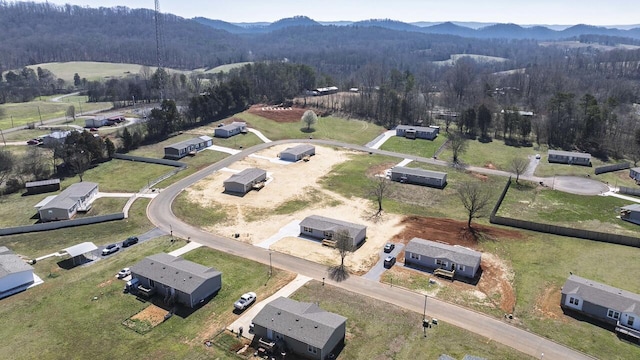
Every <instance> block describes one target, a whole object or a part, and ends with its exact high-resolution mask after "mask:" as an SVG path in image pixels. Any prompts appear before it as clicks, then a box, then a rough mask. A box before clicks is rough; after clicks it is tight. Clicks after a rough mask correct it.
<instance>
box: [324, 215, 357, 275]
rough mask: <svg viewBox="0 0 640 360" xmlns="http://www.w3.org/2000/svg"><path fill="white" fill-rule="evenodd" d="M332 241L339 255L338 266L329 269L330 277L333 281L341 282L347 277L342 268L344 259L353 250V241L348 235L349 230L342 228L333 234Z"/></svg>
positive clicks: (347, 273) (343, 267) (345, 269)
mask: <svg viewBox="0 0 640 360" xmlns="http://www.w3.org/2000/svg"><path fill="white" fill-rule="evenodd" d="M332 240H333V241H335V249H336V250H337V251H338V254H340V265H338V266H335V267H333V268H331V270H330V276H331V278H332V279H333V280H336V281H343V280H346V279H347V277H349V272H348V271H347V268H346V267H345V266H344V259H345V257H347V255H349V253H350V252H352V251H353V250H354V249H353V240H352V239H351V236H350V235H349V230H347V229H344V228H340V229H337V230H336V231H335V232H334V233H333V238H332Z"/></svg>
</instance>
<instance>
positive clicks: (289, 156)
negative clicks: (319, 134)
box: [280, 144, 316, 162]
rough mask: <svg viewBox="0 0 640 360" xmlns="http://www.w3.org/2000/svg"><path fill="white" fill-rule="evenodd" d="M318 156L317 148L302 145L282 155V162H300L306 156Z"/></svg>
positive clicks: (285, 151)
mask: <svg viewBox="0 0 640 360" xmlns="http://www.w3.org/2000/svg"><path fill="white" fill-rule="evenodd" d="M315 154H316V147H315V146H313V145H308V144H301V145H298V146H294V147H291V148H288V149H286V150H284V151H283V152H281V153H280V160H286V161H294V162H295V161H298V160H302V159H303V158H305V157H306V156H313V155H315Z"/></svg>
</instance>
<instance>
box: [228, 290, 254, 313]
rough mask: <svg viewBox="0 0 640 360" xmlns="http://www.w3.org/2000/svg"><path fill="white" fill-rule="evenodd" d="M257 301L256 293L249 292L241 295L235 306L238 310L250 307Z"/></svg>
mask: <svg viewBox="0 0 640 360" xmlns="http://www.w3.org/2000/svg"><path fill="white" fill-rule="evenodd" d="M255 301H256V293H254V292H248V293H245V294H242V296H240V299H238V301H236V302H235V304H233V306H234V307H235V308H236V309H238V310H244V309H246V308H248V307H249V306H250V305H251V304H253V303H254V302H255Z"/></svg>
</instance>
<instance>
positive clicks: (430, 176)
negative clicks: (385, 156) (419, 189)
mask: <svg viewBox="0 0 640 360" xmlns="http://www.w3.org/2000/svg"><path fill="white" fill-rule="evenodd" d="M391 180H393V181H399V182H401V183H409V184H416V185H426V186H431V187H436V188H441V189H442V188H444V187H445V185H447V173H443V172H439V171H431V170H424V169H417V168H408V167H404V166H394V167H393V168H392V169H391Z"/></svg>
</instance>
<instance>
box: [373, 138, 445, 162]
mask: <svg viewBox="0 0 640 360" xmlns="http://www.w3.org/2000/svg"><path fill="white" fill-rule="evenodd" d="M446 140H447V138H446V137H445V136H444V135H439V136H438V137H436V138H435V139H434V140H433V141H430V140H422V139H416V140H411V139H407V138H403V137H400V136H393V137H391V138H389V139H388V140H387V141H385V143H384V144H382V146H381V147H380V149H381V150H387V151H395V152H399V153H402V154H411V155H416V156H421V157H426V158H431V157H433V155H434V154H435V153H436V151H437V150H438V148H440V146H442V144H444V142H445V141H446Z"/></svg>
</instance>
